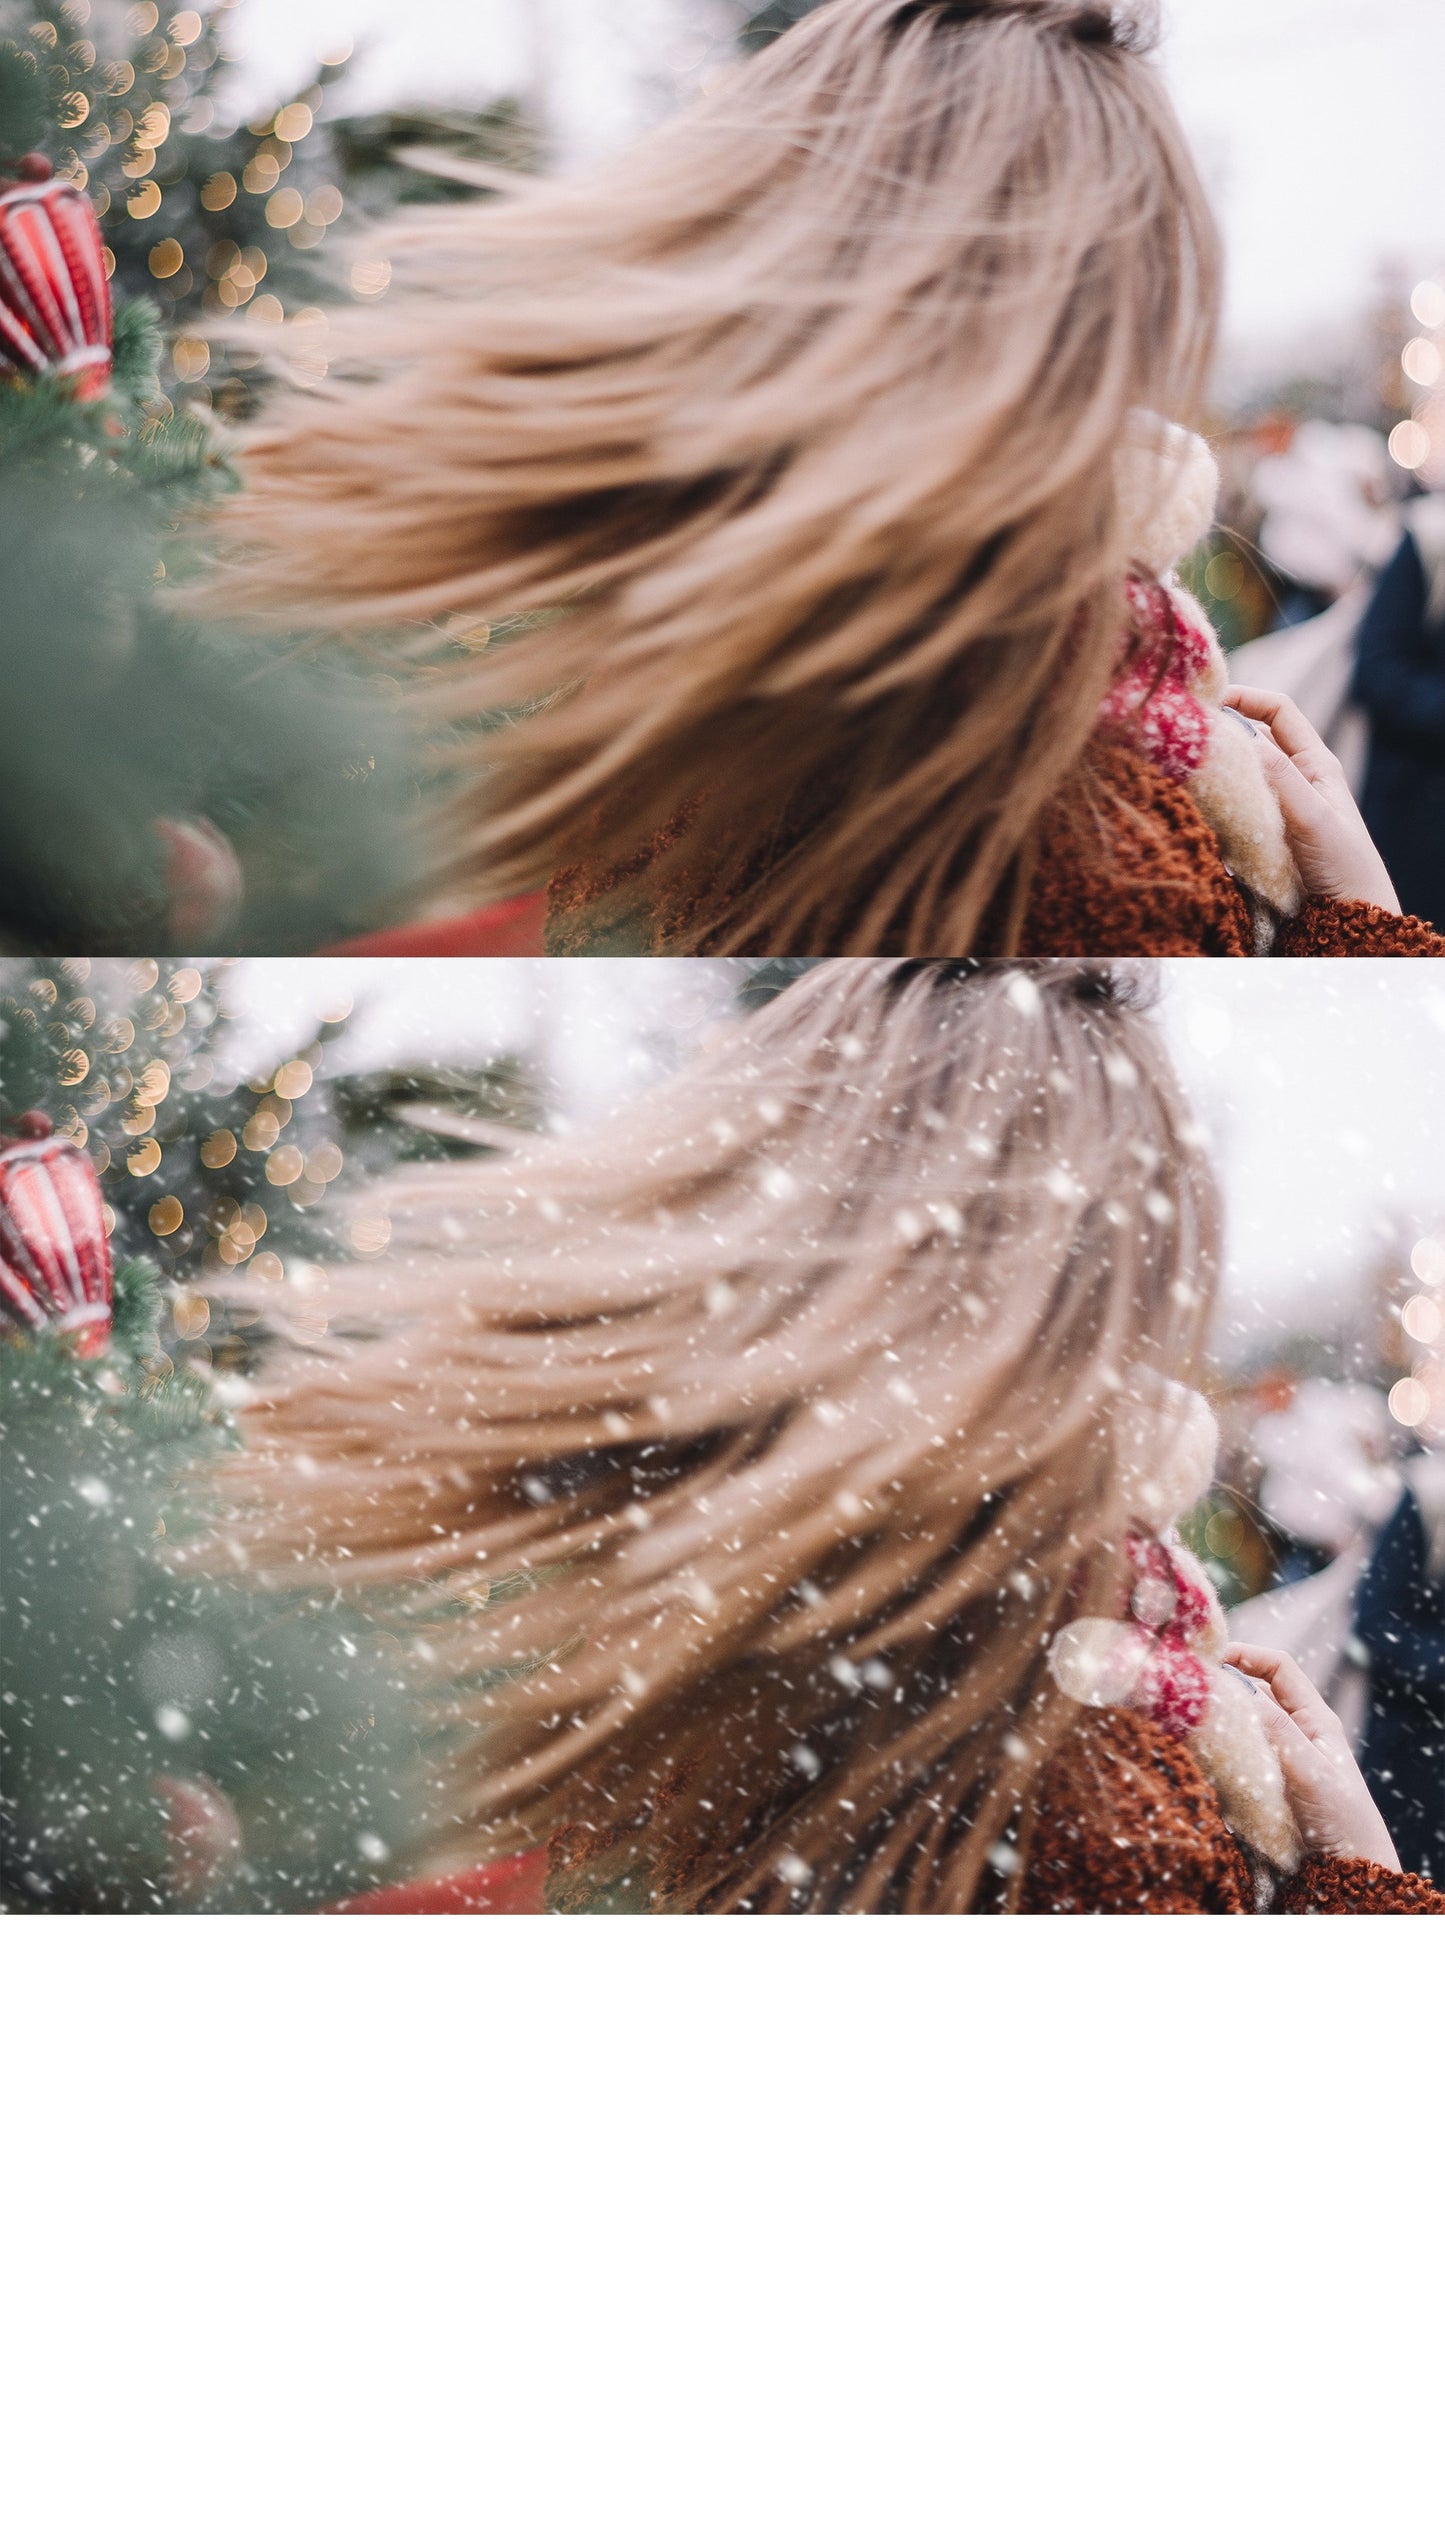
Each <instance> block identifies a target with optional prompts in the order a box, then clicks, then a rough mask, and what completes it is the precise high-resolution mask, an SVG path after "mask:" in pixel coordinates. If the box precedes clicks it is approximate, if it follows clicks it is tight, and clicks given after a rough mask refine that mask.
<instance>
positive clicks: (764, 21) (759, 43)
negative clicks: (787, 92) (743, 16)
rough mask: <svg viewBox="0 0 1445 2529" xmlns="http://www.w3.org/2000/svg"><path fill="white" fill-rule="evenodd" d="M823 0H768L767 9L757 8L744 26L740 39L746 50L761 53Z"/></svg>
mask: <svg viewBox="0 0 1445 2529" xmlns="http://www.w3.org/2000/svg"><path fill="white" fill-rule="evenodd" d="M821 4H822V0H768V5H767V7H766V8H765V9H755V10H754V11H753V13H752V15H751V17H749V18H748V19H747V21H746V23H745V24H744V26H743V29H742V32H741V34H740V36H739V38H738V41H739V42H740V44H741V45H742V47H743V50H744V52H747V53H760V52H762V50H763V49H764V47H765V46H766V45H768V44H776V42H777V40H778V37H779V36H780V35H786V34H787V33H788V32H789V30H790V29H791V28H792V27H795V26H796V25H797V23H798V21H799V19H800V18H805V17H808V16H810V15H811V13H812V11H813V10H814V9H816V8H818V7H820V6H821Z"/></svg>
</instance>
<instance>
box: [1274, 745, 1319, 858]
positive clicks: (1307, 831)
mask: <svg viewBox="0 0 1445 2529" xmlns="http://www.w3.org/2000/svg"><path fill="white" fill-rule="evenodd" d="M1259 769H1260V771H1261V772H1262V773H1263V775H1264V778H1265V780H1266V781H1267V782H1268V784H1269V786H1270V789H1271V790H1272V791H1273V792H1274V795H1275V797H1276V799H1277V800H1278V801H1279V804H1280V806H1281V808H1282V809H1283V810H1284V818H1285V825H1286V827H1287V828H1288V830H1289V832H1290V834H1291V835H1292V837H1293V838H1294V840H1295V841H1296V842H1302V841H1303V842H1308V841H1310V840H1311V839H1312V838H1313V836H1314V833H1315V830H1316V828H1317V827H1318V826H1319V824H1320V818H1321V801H1320V794H1319V791H1318V790H1317V789H1316V787H1315V785H1314V783H1313V782H1312V781H1311V780H1310V779H1309V777H1308V775H1307V774H1306V772H1305V770H1304V767H1303V763H1302V761H1301V759H1299V758H1298V757H1295V756H1290V755H1285V754H1284V753H1283V752H1282V751H1281V749H1280V748H1279V747H1277V746H1273V747H1270V748H1269V749H1268V750H1265V749H1263V748H1261V750H1260V757H1259Z"/></svg>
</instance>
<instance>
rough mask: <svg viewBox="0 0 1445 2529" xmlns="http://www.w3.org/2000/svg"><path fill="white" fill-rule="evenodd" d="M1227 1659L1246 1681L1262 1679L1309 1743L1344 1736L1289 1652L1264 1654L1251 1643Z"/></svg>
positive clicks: (1234, 1646)
mask: <svg viewBox="0 0 1445 2529" xmlns="http://www.w3.org/2000/svg"><path fill="white" fill-rule="evenodd" d="M1224 1656H1225V1658H1226V1660H1228V1661H1229V1662H1230V1664H1231V1665H1232V1666H1233V1667H1235V1668H1238V1669H1243V1671H1244V1674H1245V1676H1246V1677H1258V1678H1260V1679H1262V1680H1263V1682H1264V1684H1265V1685H1266V1686H1268V1688H1269V1690H1270V1694H1271V1695H1272V1697H1273V1699H1274V1701H1275V1703H1276V1705H1277V1706H1278V1708H1279V1709H1280V1711H1281V1712H1283V1713H1285V1714H1287V1715H1288V1717H1289V1719H1290V1720H1291V1721H1293V1722H1294V1723H1296V1724H1297V1726H1298V1727H1299V1729H1301V1730H1302V1731H1303V1733H1304V1735H1305V1737H1306V1738H1307V1739H1316V1740H1317V1739H1318V1738H1319V1737H1320V1736H1321V1735H1322V1734H1324V1735H1325V1736H1328V1737H1331V1738H1334V1737H1337V1736H1339V1735H1341V1732H1340V1724H1339V1722H1338V1720H1337V1719H1336V1717H1335V1715H1334V1713H1332V1712H1331V1710H1330V1708H1329V1705H1328V1704H1327V1703H1326V1702H1325V1699H1324V1697H1323V1695H1322V1694H1321V1693H1320V1692H1319V1689H1318V1687H1315V1686H1312V1685H1311V1684H1310V1681H1309V1679H1308V1678H1307V1677H1306V1675H1305V1673H1304V1670H1303V1669H1302V1668H1301V1667H1300V1664H1299V1662H1298V1660H1292V1659H1291V1658H1290V1656H1289V1654H1288V1652H1287V1651H1262V1650H1258V1649H1256V1648H1255V1647H1254V1646H1253V1645H1252V1644H1249V1643H1244V1642H1232V1643H1231V1644H1230V1646H1229V1649H1228V1650H1227V1651H1226V1652H1225V1654H1224Z"/></svg>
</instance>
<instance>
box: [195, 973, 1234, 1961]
mask: <svg viewBox="0 0 1445 2529" xmlns="http://www.w3.org/2000/svg"><path fill="white" fill-rule="evenodd" d="M394 1211H395V1214H396V1218H397V1221H398V1226H399V1228H401V1227H404V1228H405V1230H406V1237H405V1242H404V1245H403V1246H402V1247H401V1248H400V1249H399V1251H398V1252H397V1254H396V1255H395V1256H394V1258H393V1259H390V1260H388V1263H387V1264H386V1266H384V1267H378V1266H373V1267H370V1268H367V1269H364V1270H363V1269H361V1268H357V1269H356V1272H357V1279H356V1280H355V1281H354V1282H353V1283H351V1284H349V1285H348V1284H347V1283H346V1282H345V1279H344V1277H343V1281H342V1287H341V1289H340V1291H339V1292H338V1293H337V1294H336V1305H337V1307H338V1308H339V1310H340V1313H341V1315H342V1317H348V1316H350V1317H354V1316H355V1314H356V1312H357V1310H358V1309H359V1310H360V1311H361V1313H362V1315H363V1316H364V1318H365V1320H366V1322H367V1324H368V1326H369V1327H370V1329H371V1331H370V1333H369V1334H367V1335H366V1336H365V1337H360V1336H356V1337H353V1338H352V1339H350V1340H347V1341H343V1342H340V1343H335V1342H334V1344H333V1351H332V1353H331V1355H330V1356H329V1357H328V1356H325V1355H323V1356H322V1357H320V1358H314V1357H313V1358H303V1357H298V1358H296V1359H295V1361H294V1362H293V1363H292V1365H291V1366H290V1367H289V1368H288V1369H286V1370H284V1371H283V1372H281V1373H278V1374H277V1376H276V1378H275V1379H274V1381H273V1383H272V1386H271V1388H270V1390H269V1392H268V1393H266V1394H265V1395H263V1396H262V1398H261V1399H260V1400H259V1401H258V1402H257V1403H256V1404H255V1406H254V1407H253V1408H252V1409H251V1411H250V1413H249V1416H248V1423H249V1440H250V1447H249V1450H248V1451H247V1452H246V1453H245V1455H244V1457H243V1459H242V1460H241V1461H240V1462H239V1463H238V1468H237V1478H236V1480H237V1482H238V1484H239V1486H240V1488H241V1491H242V1494H243V1496H244V1502H245V1504H246V1505H248V1506H249V1521H250V1535H249V1539H248V1541H247V1551H248V1554H249V1558H250V1560H251V1562H252V1565H253V1568H254V1569H256V1570H258V1571H262V1572H265V1573H268V1574H269V1576H270V1579H271V1581H272V1583H273V1584H274V1585H275V1586H276V1587H277V1588H281V1589H285V1588H288V1587H291V1586H293V1585H295V1586H298V1587H307V1588H312V1589H314V1587H315V1586H316V1584H317V1582H318V1581H323V1582H327V1583H335V1584H336V1585H337V1586H338V1587H340V1588H341V1589H343V1591H345V1592H346V1593H347V1594H348V1595H352V1596H355V1597H357V1598H359V1599H361V1600H366V1599H367V1598H368V1597H370V1598H372V1599H373V1600H374V1599H375V1598H376V1596H377V1593H379V1592H387V1591H395V1590H397V1589H398V1588H401V1587H405V1588H406V1589H408V1590H411V1591H413V1592H415V1593H419V1594H420V1595H419V1600H418V1603H419V1604H421V1605H422V1606H423V1608H424V1609H427V1608H429V1610H430V1614H431V1618H432V1621H429V1622H427V1623H426V1625H425V1628H424V1631H423V1632H422V1633H420V1634H419V1635H417V1636H416V1637H415V1638H414V1645H413V1647H414V1649H415V1650H416V1653H417V1659H418V1663H419V1664H418V1665H417V1667H416V1669H415V1672H414V1673H415V1675H416V1677H417V1679H418V1681H419V1683H418V1688H417V1691H418V1693H419V1695H420V1696H421V1698H422V1702H423V1704H424V1705H425V1706H427V1707H428V1708H429V1709H431V1710H432V1711H433V1712H441V1713H443V1715H444V1717H445V1718H446V1719H447V1721H448V1722H449V1723H450V1724H452V1725H455V1726H457V1727H458V1728H459V1729H460V1731H461V1735H460V1736H459V1737H458V1739H457V1740H456V1743H455V1745H456V1753H455V1755H454V1757H453V1758H452V1761H451V1769H450V1774H449V1777H448V1779H447V1781H446V1798H445V1804H444V1805H445V1809H446V1823H445V1825H444V1827H443V1829H442V1831H441V1832H440V1834H439V1836H438V1839H437V1843H436V1847H435V1849H434V1850H433V1852H432V1853H431V1854H430V1855H429V1856H427V1859H428V1861H429V1862H430V1863H431V1864H432V1865H434V1866H435V1867H438V1868H448V1869H449V1868H452V1867H462V1866H465V1865H466V1864H467V1863H469V1862H475V1861H478V1860H481V1859H485V1858H488V1857H489V1856H492V1855H495V1854H499V1853H504V1852H507V1851H516V1850H521V1849H525V1848H527V1847H529V1846H531V1845H533V1844H535V1843H537V1842H539V1841H541V1840H543V1839H548V1840H550V1841H551V1842H552V1846H553V1851H554V1855H555V1856H556V1857H558V1860H559V1864H560V1863H565V1864H566V1865H567V1868H568V1869H570V1871H571V1873H572V1874H573V1876H574V1877H575V1879H576V1881H577V1882H578V1883H579V1884H580V1885H581V1886H583V1887H586V1888H592V1887H595V1886H596V1885H597V1884H598V1883H599V1881H600V1882H602V1883H605V1884H611V1883H614V1882H621V1881H626V1880H631V1882H632V1884H633V1885H634V1887H641V1888H643V1889H645V1890H646V1891H648V1892H649V1894H650V1896H651V1899H652V1901H654V1902H659V1903H663V1904H667V1905H670V1906H676V1907H680V1908H687V1909H694V1908H713V1909H724V1910H727V1909H732V1910H738V1909H741V1910H745V1911H750V1910H766V1909H770V1908H771V1909H778V1908H783V1907H788V1906H793V1905H807V1906H810V1907H814V1908H819V1909H836V1908H840V1907H841V1908H848V1909H862V1910H879V1909H884V1908H902V1909H906V1910H916V1911H945V1912H946V1911H963V1910H966V1909H968V1908H970V1907H971V1906H973V1905H975V1904H977V1903H978V1902H980V1901H981V1898H980V1892H981V1889H984V1888H985V1885H986V1884H987V1885H992V1886H994V1887H995V1888H1001V1887H1003V1885H1004V1884H1005V1883H1004V1882H1003V1881H1001V1880H1000V1879H999V1878H998V1876H997V1874H998V1869H999V1847H1000V1846H1001V1845H1002V1844H1003V1843H1004V1842H1005V1840H1006V1838H1007V1837H1008V1836H1009V1835H1010V1834H1011V1833H1013V1834H1022V1835H1023V1836H1024V1837H1025V1839H1026V1836H1027V1825H1028V1814H1029V1808H1028V1804H1029V1797H1030V1789H1031V1785H1032V1784H1033V1782H1034V1780H1035V1777H1036V1776H1037V1773H1038V1771H1039V1769H1040V1767H1041V1765H1042V1764H1043V1762H1044V1761H1045V1759H1046V1758H1047V1756H1048V1754H1049V1753H1050V1752H1051V1750H1052V1748H1053V1747H1054V1746H1055V1745H1056V1744H1057V1742H1058V1740H1059V1738H1060V1736H1061V1735H1062V1733H1063V1731H1064V1729H1065V1728H1066V1727H1067V1725H1068V1719H1069V1711H1070V1708H1069V1707H1065V1706H1063V1705H1062V1701H1061V1698H1059V1697H1058V1695H1057V1693H1056V1690H1055V1689H1054V1688H1053V1687H1052V1686H1051V1684H1050V1683H1049V1681H1048V1679H1047V1675H1046V1664H1045V1652H1046V1648H1047V1645H1048V1642H1049V1640H1050V1637H1051V1635H1052V1633H1053V1631H1054V1630H1055V1628H1056V1627H1057V1626H1058V1625H1059V1623H1060V1622H1061V1621H1063V1620H1064V1619H1065V1617H1066V1614H1067V1616H1069V1617H1072V1616H1074V1615H1078V1614H1081V1613H1089V1612H1097V1611H1098V1610H1100V1609H1103V1608H1106V1607H1108V1608H1110V1609H1112V1595H1113V1592H1114V1590H1115V1589H1116V1588H1117V1582H1118V1571H1119V1564H1118V1555H1119V1550H1120V1548H1121V1545H1122V1543H1123V1540H1124V1538H1125V1536H1126V1535H1127V1532H1128V1529H1129V1527H1130V1526H1131V1524H1133V1523H1134V1522H1135V1521H1137V1520H1143V1521H1146V1522H1147V1521H1149V1520H1151V1519H1154V1520H1157V1518H1158V1517H1159V1516H1160V1511H1161V1500H1162V1498H1163V1495H1164V1492H1165V1490H1166V1489H1167V1488H1166V1487H1165V1484H1164V1475H1165V1467H1166V1464H1167V1461H1168V1457H1169V1452H1170V1449H1171V1447H1172V1446H1173V1445H1174V1443H1173V1438H1172V1434H1173V1429H1174V1421H1175V1418H1176V1416H1177V1415H1178V1414H1179V1413H1180V1411H1181V1410H1182V1405H1183V1399H1182V1398H1181V1396H1180V1393H1179V1391H1178V1390H1177V1389H1175V1388H1174V1387H1173V1386H1172V1385H1171V1382H1174V1381H1187V1380H1189V1379H1191V1378H1192V1377H1193V1376H1194V1374H1195V1372H1196V1369H1197V1365H1198V1361H1199V1357H1200V1348H1201V1340H1202V1330H1203V1327H1204V1323H1205V1320H1206V1317H1207V1313H1208V1310H1209V1307H1210V1305H1211V1299H1212V1292H1213V1280H1214V1262H1213V1259H1214V1252H1215V1207H1214V1193H1213V1185H1212V1179H1211V1176H1210V1172H1209V1170H1208V1167H1207V1165H1206V1163H1205V1161H1204V1159H1203V1157H1202V1155H1201V1149H1200V1140H1199V1136H1198V1134H1197V1132H1196V1130H1195V1128H1194V1127H1193V1125H1192V1123H1191V1120H1190V1117H1189V1115H1188V1112H1187V1109H1186V1108H1185V1107H1184V1105H1183V1102H1182V1100H1181V1097H1180V1093H1179V1091H1178V1089H1177V1087H1176V1085H1175V1082H1174V1080H1173V1077H1172V1075H1171V1072H1170V1068H1169V1064H1168V1060H1167V1056H1166V1053H1165V1050H1164V1047H1163V1043H1162V1040H1161V1038H1160V1035H1159V1032H1158V1029H1157V1027H1156V1025H1155V1024H1154V1022H1153V1021H1152V1020H1151V1019H1150V1018H1149V1017H1148V1016H1147V1014H1145V1013H1144V1012H1142V1011H1141V1010H1140V1009H1139V1008H1137V1007H1135V1006H1134V996H1133V994H1132V991H1131V990H1130V988H1129V982H1128V977H1127V976H1126V977H1125V978H1124V980H1123V981H1122V982H1121V981H1120V979H1119V978H1118V977H1116V976H1114V975H1112V974H1111V973H1109V972H1108V971H1106V970H1101V969H1097V968H1092V967H1088V966H1078V965H1070V964H1060V963H1045V964H1032V963H1030V964H1023V965H1016V966H1013V967H1009V966H1007V965H999V966H983V967H977V968H974V967H969V966H959V965H956V964H954V965H949V964H943V965H922V964H911V963H908V962H894V961H887V960H872V959H866V960H840V961H837V962H833V963H829V964H825V965H822V966H820V967H818V968H815V969H814V970H813V971H812V972H811V973H809V974H808V975H806V976H805V977H804V978H803V979H802V980H801V981H800V982H798V983H796V984H795V985H793V986H792V987H791V988H790V989H789V990H787V991H786V992H785V993H784V994H783V995H782V996H781V998H779V999H778V1000H776V1001H775V1002H773V1003H772V1004H771V1005H770V1006H768V1007H766V1008H765V1009H763V1010H762V1011H760V1012H758V1013H756V1014H755V1015H753V1016H752V1017H750V1018H749V1019H747V1020H745V1021H739V1022H735V1023H733V1024H732V1025H730V1026H729V1027H728V1028H726V1029H725V1030H724V1031H722V1032H721V1033H720V1034H719V1036H718V1037H717V1039H716V1040H715V1041H714V1042H713V1043H712V1044H711V1045H710V1046H709V1047H707V1048H704V1050H703V1052H702V1054H701V1055H700V1057H699V1058H698V1059H697V1060H696V1061H694V1063H693V1064H692V1065H691V1066H690V1067H689V1068H688V1069H687V1070H686V1071H685V1072H683V1073H682V1074H680V1075H679V1076H678V1077H676V1078H675V1079H673V1080H671V1081H670V1082H667V1083H665V1084H664V1085H662V1086H661V1087H659V1088H657V1089H656V1090H654V1091H653V1092H651V1093H649V1094H648V1095H647V1096H646V1097H645V1098H644V1099H642V1100H641V1101H640V1102H639V1103H638V1104H637V1105H636V1107H635V1108H633V1109H632V1110H631V1111H630V1112H628V1113H626V1114H624V1115H623V1116H621V1117H620V1118H619V1119H618V1120H616V1121H614V1122H612V1123H611V1124H609V1125H607V1126H606V1127H605V1128H603V1129H601V1130H599V1131H596V1132H592V1133H589V1134H588V1135H586V1136H578V1137H576V1138H569V1139H565V1140H563V1141H561V1142H560V1143H559V1142H555V1141H549V1142H547V1143H545V1144H542V1145H539V1146H538V1147H536V1148H535V1149H533V1150H530V1151H528V1152H526V1153H524V1154H523V1155H521V1156H519V1157H517V1158H509V1159H506V1160H504V1161H496V1162H491V1163H486V1164H477V1163H473V1162H469V1161H459V1162H456V1163H452V1164H448V1165H443V1166H441V1167H439V1168H438V1169H436V1170H435V1171H433V1172H430V1173H427V1172H424V1171H421V1170H417V1169H413V1170H409V1171H408V1172H407V1175H406V1178H405V1180H404V1181H403V1182H402V1183H401V1184H399V1185H398V1186H397V1188H396V1189H395V1202H394ZM242 1533H243V1534H244V1523H243V1531H242ZM519 1582H520V1584H521V1586H520V1587H519V1586H518V1584H519ZM499 1679H501V1680H502V1681H503V1682H500V1683H499V1682H498V1680H499ZM448 1699H450V1700H448ZM991 1872H992V1873H993V1874H994V1876H993V1878H992V1879H990V1873H991ZM566 1883H567V1872H566V1870H560V1871H559V1878H558V1884H559V1885H564V1884H566Z"/></svg>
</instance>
